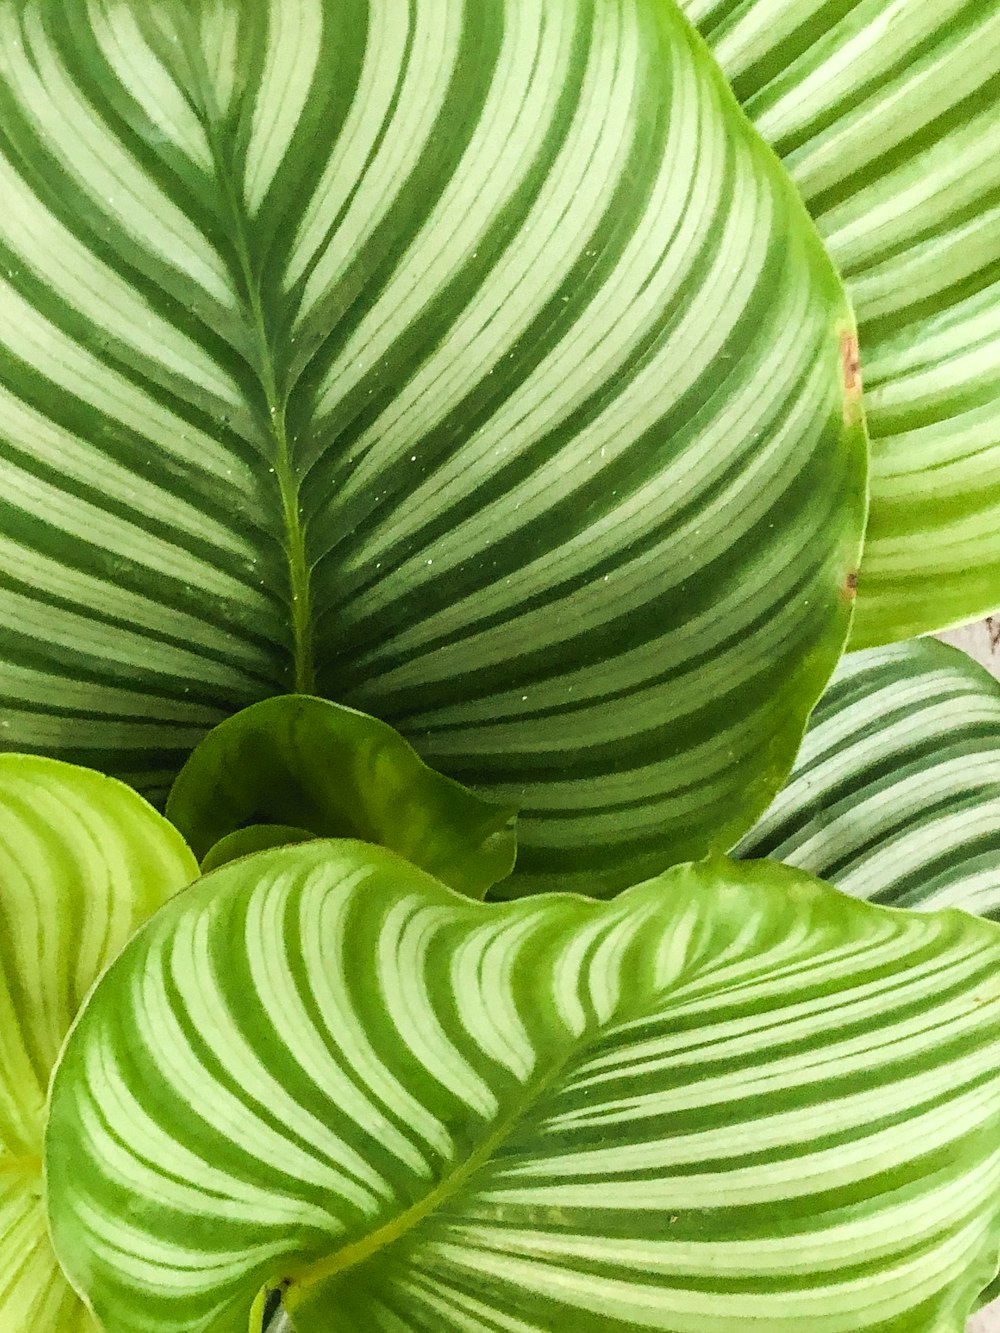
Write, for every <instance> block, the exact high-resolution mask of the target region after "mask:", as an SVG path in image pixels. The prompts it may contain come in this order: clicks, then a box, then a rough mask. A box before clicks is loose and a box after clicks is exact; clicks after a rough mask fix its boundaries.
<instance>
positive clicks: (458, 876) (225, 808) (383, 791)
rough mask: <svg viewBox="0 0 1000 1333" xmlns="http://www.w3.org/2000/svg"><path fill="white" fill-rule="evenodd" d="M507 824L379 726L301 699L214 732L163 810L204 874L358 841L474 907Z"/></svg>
mask: <svg viewBox="0 0 1000 1333" xmlns="http://www.w3.org/2000/svg"><path fill="white" fill-rule="evenodd" d="M515 814H516V811H515V810H514V809H513V808H512V807H510V806H498V805H492V804H490V803H489V802H488V801H483V800H480V799H479V797H478V796H475V795H474V794H473V793H472V792H471V791H468V790H467V789H466V788H465V787H462V786H460V785H459V783H457V782H453V781H452V780H451V779H450V778H445V777H442V776H441V774H440V773H435V772H434V770H433V769H431V768H428V767H427V765H426V764H425V763H423V762H422V761H421V760H420V758H419V757H418V756H417V754H416V753H415V752H414V750H413V749H412V747H411V746H409V745H408V744H407V743H406V741H404V740H403V738H402V736H400V735H399V734H398V732H395V731H393V729H392V727H389V726H387V725H386V724H385V723H384V722H379V721H378V720H377V719H376V718H373V717H366V716H365V714H364V713H357V712H355V711H354V709H352V708H342V707H341V706H340V705H339V704H334V703H330V701H329V700H327V699H314V698H311V697H309V696H308V695H302V694H292V695H282V696H280V697H278V698H275V699H265V700H263V701H262V702H261V703H259V704H253V705H251V707H250V708H247V709H244V710H243V712H241V713H237V715H236V716H235V717H231V718H227V720H226V721H225V722H222V723H220V724H219V726H217V727H216V728H215V729H214V731H211V732H210V733H209V734H208V735H207V736H206V737H205V739H204V740H203V741H202V742H201V744H200V745H199V746H198V748H197V749H196V750H195V752H194V754H193V755H192V756H191V758H190V759H189V760H188V761H187V763H186V764H185V765H184V767H183V768H182V769H181V772H180V775H179V776H178V778H177V781H176V782H175V783H174V785H173V787H172V789H171V792H170V797H169V799H168V801H167V817H168V818H169V819H170V820H172V822H173V823H174V824H176V825H177V827H178V828H179V829H180V831H181V832H182V833H183V834H184V837H185V838H186V839H187V841H188V844H189V845H190V846H191V848H192V849H193V851H194V852H195V854H196V855H197V856H199V857H201V858H202V863H203V867H204V868H205V869H211V868H214V867H215V866H217V865H221V864H222V863H223V862H224V861H228V860H232V859H234V858H235V857H238V856H245V855H247V853H249V852H256V851H260V850H262V849H263V848H264V847H273V846H278V845H281V844H282V843H290V842H302V841H304V840H305V839H307V838H309V837H327V838H333V837H340V838H363V839H364V840H365V841H366V842H374V843H378V844H380V845H381V846H383V847H388V848H390V849H391V850H392V851H394V852H398V853H399V854H400V856H404V857H405V858H406V859H407V860H408V861H412V862H413V864H414V865H415V866H419V867H420V869H421V870H426V871H427V872H428V874H431V875H434V876H435V877H436V878H437V879H440V880H441V881H442V882H443V883H445V884H448V885H449V886H450V887H451V888H453V889H458V890H459V892H461V893H468V894H469V895H470V896H471V897H473V898H482V897H483V895H484V894H485V893H486V890H487V889H489V888H491V887H492V885H494V884H495V883H496V882H497V881H498V880H502V879H506V877H507V876H508V875H509V874H510V872H511V870H512V869H513V868H514V857H515V854H516V850H517V839H516V834H515V831H514V816H515Z"/></svg>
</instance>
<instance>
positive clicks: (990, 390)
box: [683, 0, 1000, 648]
mask: <svg viewBox="0 0 1000 1333" xmlns="http://www.w3.org/2000/svg"><path fill="white" fill-rule="evenodd" d="M683 7H684V9H685V10H686V12H687V13H688V14H689V16H690V17H691V18H692V19H694V20H695V21H696V22H697V23H698V24H699V26H700V28H701V30H702V32H703V33H704V34H705V36H706V38H707V39H708V41H709V43H710V44H711V46H712V48H713V51H714V52H715V54H716V56H717V57H718V59H719V60H720V62H721V64H722V66H723V68H724V69H725V71H726V73H727V74H728V76H729V78H730V80H731V82H732V84H733V87H734V88H735V89H736V91H737V92H738V94H739V96H740V100H741V102H742V103H743V105H744V107H745V108H746V110H747V112H748V114H749V115H750V117H751V119H752V120H753V122H754V124H755V125H756V127H757V129H758V130H759V131H760V132H761V134H762V135H763V136H764V138H765V139H767V140H768V142H769V143H770V144H771V145H772V146H773V147H774V148H775V150H776V151H777V152H778V153H779V155H780V156H781V158H782V161H783V162H784V164H785V166H786V167H787V168H788V171H789V172H790V174H791V176H792V178H793V179H794V180H795V182H796V184H797V186H798V187H799V189H800V191H801V193H802V195H803V198H804V199H805V201H806V203H807V204H808V206H809V209H810V212H811V214H812V216H813V217H814V218H815V220H816V224H817V226H818V228H819V230H820V233H821V235H822V236H823V239H824V241H825V243H826V245H827V248H828V250H829V252H830V254H831V256H832V258H833V259H834V262H835V263H836V264H837V266H838V268H839V270H840V272H841V273H842V274H843V276H844V279H845V282H846V286H847V289H848V293H849V295H850V297H851V300H852V303H853V305H854V308H855V310H856V312H857V316H858V321H859V327H860V336H861V353H862V355H861V360H862V365H863V368H864V375H865V408H866V413H867V420H868V429H869V434H870V437H871V442H872V477H871V485H872V506H871V517H870V522H869V528H868V533H867V538H866V548H865V556H864V561H863V564H862V570H861V578H860V582H859V601H858V609H857V616H856V620H855V624H854V629H853V643H854V646H856V647H858V648H865V647H872V646H876V645H878V644H884V643H890V642H893V641H894V640H901V639H904V638H908V637H910V636H911V635H916V634H925V633H928V632H930V631H932V630H939V629H945V628H948V627H949V626H951V625H957V624H961V623H964V622H966V621H969V620H973V619H976V618H979V617H980V616H982V615H985V614H987V613H988V612H990V611H992V610H994V609H995V607H996V604H997V592H996V587H997V574H998V569H1000V546H998V542H997V537H996V533H997V531H998V527H1000V525H998V522H997V520H998V517H1000V512H998V506H997V500H996V494H997V491H996V475H997V465H998V464H997V460H998V457H1000V455H998V444H1000V378H998V375H997V369H996V367H997V364H998V349H1000V322H998V317H997V311H998V309H1000V229H998V227H997V191H998V189H1000V173H998V168H997V163H996V153H995V151H994V144H995V142H996V139H997V135H998V133H1000V111H998V106H1000V103H998V100H997V97H996V88H997V81H998V79H1000V5H997V4H996V3H995V0H986V2H985V3H977V4H969V3H965V0H947V2H946V3H943V4H939V5H934V6H927V5H921V4H913V3H904V4H896V3H891V0H869V2H868V3H865V4H861V5H854V6H845V5H836V6H824V7H822V8H821V9H819V10H815V9H814V8H812V7H809V6H803V5H802V4H800V3H798V0H746V2H745V3H741V4H736V5H732V4H728V3H726V0H720V2H718V3H716V2H715V0H685V3H684V5H683Z"/></svg>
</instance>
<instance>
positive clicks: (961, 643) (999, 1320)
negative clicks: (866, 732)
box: [938, 616, 1000, 1333]
mask: <svg viewBox="0 0 1000 1333" xmlns="http://www.w3.org/2000/svg"><path fill="white" fill-rule="evenodd" d="M938 638H939V639H943V640H944V641H945V643H951V644H954V645H955V647H956V648H961V649H962V651H963V652H966V653H968V654H969V656H970V657H974V658H975V659H976V661H977V662H981V663H982V665H983V666H984V667H986V669H987V670H988V671H991V672H992V673H993V675H994V676H996V677H997V678H998V679H1000V616H992V617H991V618H990V619H989V620H980V621H979V622H978V623H977V624H975V625H964V626H963V627H962V628H961V629H952V630H948V631H947V633H945V634H939V635H938ZM966 1333H1000V1301H994V1302H993V1304H992V1305H990V1306H987V1308H986V1309H985V1310H980V1312H979V1314H977V1315H974V1316H973V1317H972V1318H971V1319H970V1320H969V1322H968V1324H967V1325H966Z"/></svg>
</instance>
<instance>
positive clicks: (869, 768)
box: [734, 639, 1000, 920]
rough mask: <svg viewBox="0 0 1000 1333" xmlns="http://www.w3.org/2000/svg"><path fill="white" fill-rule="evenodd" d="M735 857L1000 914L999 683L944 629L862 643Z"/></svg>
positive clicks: (917, 903)
mask: <svg viewBox="0 0 1000 1333" xmlns="http://www.w3.org/2000/svg"><path fill="white" fill-rule="evenodd" d="M734 855H737V856H745V857H758V856H770V857H773V858H774V859H775V860H777V861H784V862H787V863H788V864H790V865H795V866H800V867H801V868H802V869H803V870H809V871H811V872H812V873H813V874H814V875H819V876H820V877H821V878H823V879H826V880H829V881H830V882H831V883H832V884H836V885H837V887H838V888H841V889H843V890H844V891H845V892H846V893H851V894H855V895H856V896H857V897H860V898H870V899H873V900H875V901H877V902H883V903H891V904H893V905H894V906H897V907H912V908H919V909H925V908H937V907H961V908H964V909H965V910H966V911H968V912H976V913H979V914H980V915H983V916H990V917H993V918H995V919H997V920H1000V683H998V682H997V681H996V680H994V678H993V677H992V676H991V675H990V674H989V673H988V672H987V671H984V670H983V668H982V667H980V666H977V664H976V663H975V662H973V661H971V660H970V659H969V658H968V657H966V655H965V654H964V653H961V652H959V651H958V650H957V649H955V648H949V647H947V646H946V645H945V644H943V643H938V642H937V641H936V640H934V639H919V640H914V641H913V642H912V643H903V644H897V645H894V646H891V647H888V648H880V649H871V650H869V651H868V652H863V653H852V654H851V655H850V656H849V657H846V658H845V659H844V660H843V662H842V663H841V664H840V666H839V667H838V668H837V671H836V674H835V675H834V677H833V681H832V682H831V685H830V688H829V689H828V691H827V693H826V694H825V695H824V696H823V698H822V699H821V700H820V702H819V705H818V706H817V708H816V711H815V713H814V714H813V716H812V718H811V720H810V723H809V730H808V731H807V732H806V737H805V740H804V741H803V744H802V749H801V750H800V752H799V756H798V758H797V759H796V761H795V767H794V769H793V770H792V774H791V776H790V778H789V780H788V782H787V784H786V786H785V788H784V790H783V791H782V792H781V793H780V794H779V795H778V796H777V798H776V799H775V800H774V802H773V804H772V805H771V807H770V808H769V810H768V811H767V813H766V814H765V815H764V816H763V817H762V818H761V819H760V820H759V822H758V823H757V825H756V827H755V828H753V829H752V830H751V831H750V833H748V834H747V835H746V837H745V838H743V839H742V841H741V842H739V843H738V844H737V846H736V849H735V851H734Z"/></svg>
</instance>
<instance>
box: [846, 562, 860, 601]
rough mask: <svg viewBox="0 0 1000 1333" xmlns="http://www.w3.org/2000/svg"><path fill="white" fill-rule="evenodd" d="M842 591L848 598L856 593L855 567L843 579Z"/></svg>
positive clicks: (856, 577) (856, 572)
mask: <svg viewBox="0 0 1000 1333" xmlns="http://www.w3.org/2000/svg"><path fill="white" fill-rule="evenodd" d="M844 592H845V593H846V594H847V596H848V597H849V598H854V597H856V596H857V595H858V571H857V570H856V569H852V570H851V571H850V573H849V574H848V575H847V578H846V579H844Z"/></svg>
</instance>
